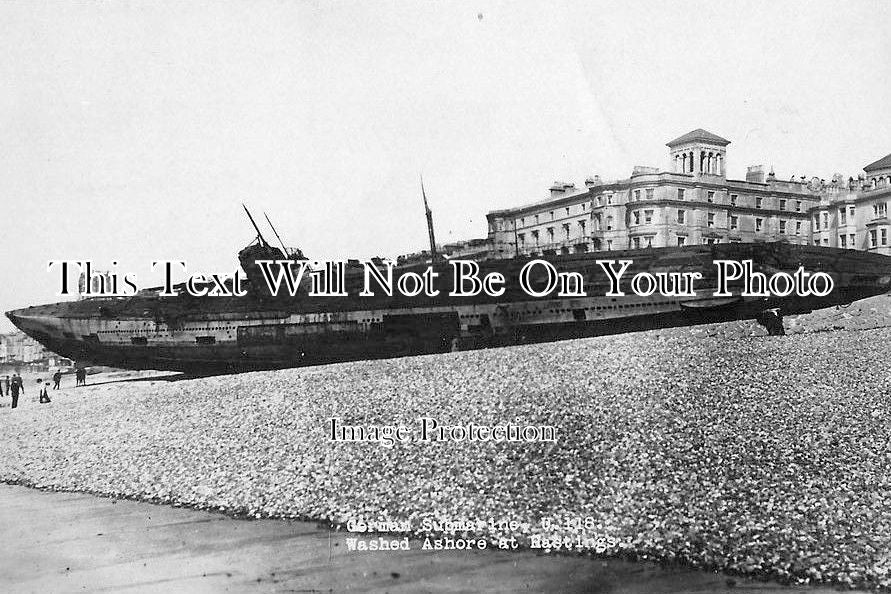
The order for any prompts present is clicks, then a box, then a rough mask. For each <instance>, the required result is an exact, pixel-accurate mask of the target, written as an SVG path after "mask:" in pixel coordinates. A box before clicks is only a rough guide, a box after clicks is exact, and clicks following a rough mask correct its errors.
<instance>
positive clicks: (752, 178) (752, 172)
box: [746, 165, 764, 184]
mask: <svg viewBox="0 0 891 594" xmlns="http://www.w3.org/2000/svg"><path fill="white" fill-rule="evenodd" d="M746 181H747V182H754V183H759V184H763V183H764V165H751V166H749V168H748V169H747V170H746Z"/></svg>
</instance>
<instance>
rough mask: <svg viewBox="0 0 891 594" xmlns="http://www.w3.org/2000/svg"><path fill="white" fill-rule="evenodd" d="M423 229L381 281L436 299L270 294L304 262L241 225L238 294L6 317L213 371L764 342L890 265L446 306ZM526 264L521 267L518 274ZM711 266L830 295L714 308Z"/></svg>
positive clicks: (864, 290)
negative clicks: (729, 326)
mask: <svg viewBox="0 0 891 594" xmlns="http://www.w3.org/2000/svg"><path fill="white" fill-rule="evenodd" d="M252 222H253V220H252ZM428 224H429V225H431V226H430V231H431V233H430V236H431V251H430V253H429V254H428V256H429V257H428V258H427V259H426V260H422V261H416V262H403V263H401V264H400V265H397V266H393V267H392V268H390V269H388V270H389V272H390V273H391V274H392V278H393V282H394V283H398V282H399V279H400V278H401V277H402V276H403V275H413V276H415V277H422V276H423V275H424V274H425V273H426V274H427V275H431V273H432V277H434V278H435V279H436V280H437V283H438V285H437V289H438V294H436V295H426V294H424V293H420V294H418V295H412V296H408V295H406V294H404V293H401V292H399V291H391V293H392V294H391V295H388V294H387V293H386V292H385V291H383V290H380V289H381V286H380V283H379V282H377V283H376V284H375V288H377V289H378V290H377V291H375V292H374V294H372V295H364V296H363V295H360V293H362V292H363V288H367V284H368V283H369V282H371V281H369V278H371V279H380V278H384V277H385V273H386V272H387V270H385V267H386V266H387V265H385V263H383V262H382V261H380V260H378V259H375V260H374V261H368V262H366V263H365V264H364V265H362V266H358V265H355V263H354V265H353V266H349V267H347V269H346V270H345V271H343V274H342V275H341V277H340V282H341V284H342V285H343V286H339V287H337V289H338V291H337V292H339V293H344V294H343V295H337V296H332V295H325V296H314V295H313V294H312V293H313V290H312V287H311V286H310V285H311V283H310V282H309V276H310V275H307V276H305V277H303V278H302V279H301V281H300V282H299V283H298V284H297V285H296V286H294V287H292V289H293V290H292V291H278V292H274V291H272V288H273V287H271V286H269V282H268V278H267V277H266V275H264V272H263V266H261V265H260V264H258V262H261V263H262V262H267V263H268V262H272V261H280V262H283V261H288V262H290V263H292V264H293V265H294V266H306V263H307V259H306V258H305V256H304V255H303V254H302V253H301V252H299V251H290V250H288V251H287V253H286V250H284V249H279V248H277V247H274V246H273V245H271V244H269V243H268V242H267V241H266V240H265V239H264V237H263V235H262V234H261V233H260V231H259V229H258V228H257V227H256V225H254V227H255V228H256V229H257V237H256V240H255V241H254V242H252V243H251V244H250V245H248V246H247V247H245V248H244V249H242V250H241V251H240V252H239V261H240V265H241V269H242V270H243V271H244V273H245V275H246V278H245V279H243V282H242V283H240V289H241V291H242V292H243V293H244V294H243V295H242V296H235V295H232V296H218V297H208V298H202V297H196V296H194V295H192V294H190V293H189V292H187V291H185V290H183V287H182V286H179V287H176V288H175V290H174V291H173V293H175V294H167V295H162V291H161V289H160V288H159V289H156V290H143V291H139V292H138V293H136V294H135V295H132V296H129V297H110V298H109V297H94V298H84V299H80V300H77V301H67V302H60V303H52V304H48V305H39V306H33V307H27V308H24V309H17V310H15V311H10V312H8V313H7V314H6V315H7V317H8V318H9V319H10V320H11V321H12V323H13V324H15V326H17V327H18V328H20V329H21V330H22V331H24V332H25V333H26V334H28V335H29V336H31V337H33V338H34V339H36V340H37V341H39V342H40V343H41V344H43V345H44V346H45V347H46V348H47V349H49V350H51V351H53V352H55V353H58V354H59V355H62V356H64V357H68V358H70V359H73V360H75V361H78V362H82V363H85V364H92V365H108V366H112V367H119V368H127V369H159V370H176V371H185V372H190V373H226V372H237V371H245V370H254V369H274V368H286V367H299V366H305V365H319V364H327V363H336V362H341V361H351V360H362V359H377V358H388V357H403V356H411V355H421V354H429V353H443V352H449V351H455V350H467V349H479V348H489V347H501V346H508V345H516V344H524V343H546V342H551V341H558V340H566V339H575V338H583V337H589V336H597V335H604V334H616V333H622V332H634V331H640V330H650V329H656V328H668V327H676V326H690V325H697V324H707V323H716V322H726V321H732V320H744V319H754V320H758V321H759V322H760V323H761V324H762V325H764V326H765V327H766V328H767V329H768V331H769V332H770V333H771V334H782V333H783V326H782V316H784V315H792V314H801V313H808V312H811V311H813V310H815V309H821V308H826V307H832V306H837V305H844V304H848V303H851V302H853V301H856V300H859V299H864V298H866V297H870V296H873V295H878V294H882V293H886V292H888V291H889V290H891V257H887V256H883V255H880V254H874V253H869V252H862V251H855V250H847V249H837V248H829V247H821V246H806V245H793V244H789V243H721V244H711V245H696V246H679V247H669V248H646V249H640V250H625V251H608V252H590V253H580V254H565V255H551V256H542V257H540V258H536V259H532V258H529V257H522V256H518V257H515V258H506V259H505V258H500V259H484V260H479V261H476V262H475V267H476V269H477V272H478V274H479V277H480V278H482V277H484V276H485V275H489V274H491V273H498V274H499V275H501V276H502V277H503V279H504V282H503V283H502V288H503V291H502V292H500V293H499V294H497V295H495V294H491V295H490V294H487V293H485V292H480V293H479V294H478V295H475V296H466V295H465V296H453V295H450V293H452V292H453V289H455V287H454V286H452V285H453V283H454V282H455V281H456V279H455V272H454V269H455V266H454V265H452V264H454V263H450V262H449V261H448V260H447V259H445V258H442V257H438V256H437V254H436V251H435V245H436V244H435V241H434V240H433V234H432V223H431V221H430V217H429V209H428ZM276 235H277V234H276ZM604 259H608V260H609V261H612V262H621V261H623V260H628V261H630V264H629V265H628V268H627V270H626V271H625V276H623V277H622V278H623V279H625V278H632V277H633V276H635V275H636V274H638V273H648V274H650V275H653V276H654V277H655V276H656V275H658V274H672V273H673V274H676V275H683V274H686V275H692V276H696V278H697V281H696V283H697V290H696V291H695V294H674V295H671V294H665V293H666V291H655V292H653V293H652V294H650V295H643V294H639V293H635V292H633V291H626V292H625V294H624V295H615V294H612V295H611V294H610V293H611V291H612V289H614V287H612V286H611V280H610V278H609V275H608V274H605V273H604V272H605V269H604V266H603V261H604ZM533 260H535V264H534V265H530V263H531V262H533ZM716 261H717V262H720V261H736V262H744V261H750V262H751V267H752V270H753V271H755V272H760V273H763V274H765V275H776V274H777V273H780V272H782V273H786V274H787V275H789V276H790V277H792V276H793V275H794V274H795V273H796V271H800V270H802V269H803V270H807V271H812V272H820V273H823V274H822V276H823V277H824V281H825V279H827V278H828V279H831V282H832V290H831V291H829V292H828V294H822V295H818V294H814V293H811V294H808V295H804V296H802V295H799V294H798V293H797V292H793V293H792V294H789V295H785V296H779V295H771V296H766V297H765V296H752V295H747V294H746V287H745V286H744V285H743V282H744V281H742V280H735V281H732V282H728V286H729V293H730V294H729V295H722V296H716V295H715V292H716V291H715V289H716V287H717V284H718V282H719V281H720V280H721V279H720V278H719V277H718V274H719V272H720V267H719V266H716V264H715V263H716ZM267 265H268V264H267ZM289 266H290V264H289ZM369 267H379V272H380V273H381V274H380V275H379V276H378V275H375V274H373V271H369ZM555 271H556V273H557V274H558V275H563V276H564V277H569V276H572V277H574V278H576V279H581V282H582V284H583V287H575V289H576V291H575V293H573V294H571V295H565V294H564V295H563V296H561V295H560V294H559V292H558V291H550V292H547V293H546V294H544V293H545V289H544V287H546V286H547V285H548V284H549V283H550V284H553V283H552V281H553V278H552V277H553V274H554V272H555ZM268 272H269V270H267V273H268ZM369 272H372V273H371V274H370V273H369ZM575 273H578V275H576V274H575ZM521 281H522V282H521ZM405 284H406V285H407V284H409V283H405ZM536 287H538V288H542V290H541V291H537V290H535V288H536ZM193 288H194V287H193ZM291 292H293V293H294V294H293V295H291ZM612 292H613V293H614V291H612ZM641 292H645V291H641ZM493 293H495V292H494V291H493ZM530 293H535V294H538V293H542V294H541V295H540V296H533V295H532V294H530ZM573 295H583V296H573Z"/></svg>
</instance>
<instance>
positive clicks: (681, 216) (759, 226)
mask: <svg viewBox="0 0 891 594" xmlns="http://www.w3.org/2000/svg"><path fill="white" fill-rule="evenodd" d="M631 219H632V224H633V225H640V224H641V211H639V210H635V211H632V212H631ZM728 219H729V220H728V226H729V228H730V229H731V230H736V229H739V217H738V216H737V215H730V214H729V215H728ZM643 221H644V224H646V225H649V224H650V223H651V222H652V221H653V211H652V210H644V211H643ZM677 222H678V224H681V225H685V224H686V223H687V211H686V210H683V209H678V211H677ZM789 222H792V221H785V220H783V219H780V225H779V227H780V228H779V232H780V233H786V232H787V230H791V227H789V225H788V223H789ZM794 222H795V234H796V235H800V234H801V221H794ZM706 226H708V227H714V226H715V213H713V212H710V213H706ZM763 229H764V219H763V218H761V217H756V218H755V231H756V232H761V231H763Z"/></svg>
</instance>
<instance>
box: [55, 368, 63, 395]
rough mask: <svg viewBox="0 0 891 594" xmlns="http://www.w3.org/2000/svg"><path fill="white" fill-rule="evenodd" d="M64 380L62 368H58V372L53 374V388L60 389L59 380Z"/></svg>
mask: <svg viewBox="0 0 891 594" xmlns="http://www.w3.org/2000/svg"><path fill="white" fill-rule="evenodd" d="M61 381H62V370H61V369H57V370H56V373H54V374H53V390H58V389H59V382H61Z"/></svg>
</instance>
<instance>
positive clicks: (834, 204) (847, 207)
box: [811, 155, 891, 255]
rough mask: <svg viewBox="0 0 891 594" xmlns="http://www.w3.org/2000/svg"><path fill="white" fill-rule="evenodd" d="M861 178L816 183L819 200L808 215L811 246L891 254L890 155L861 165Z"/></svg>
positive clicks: (834, 179)
mask: <svg viewBox="0 0 891 594" xmlns="http://www.w3.org/2000/svg"><path fill="white" fill-rule="evenodd" d="M863 170H864V171H865V172H866V174H865V175H862V174H861V175H859V176H858V177H857V178H856V179H855V178H853V177H850V178H848V180H847V181H844V179H843V178H842V176H841V175H836V176H835V177H834V178H833V180H832V183H830V184H825V185H824V184H822V181H821V180H814V182H813V183H814V185H816V184H817V181H820V182H821V183H820V188H819V191H820V194H821V200H820V203H819V205H818V206H817V207H815V208H814V209H813V212H812V213H811V215H812V217H813V227H814V233H813V239H812V240H813V243H814V245H826V246H832V247H841V248H848V249H858V250H868V251H874V252H877V253H880V254H885V255H891V237H889V233H891V231H889V227H891V220H889V219H888V202H889V201H891V155H886V156H885V157H882V158H881V159H879V160H878V161H876V162H874V163H870V164H869V165H867V166H865V167H864V168H863Z"/></svg>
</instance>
